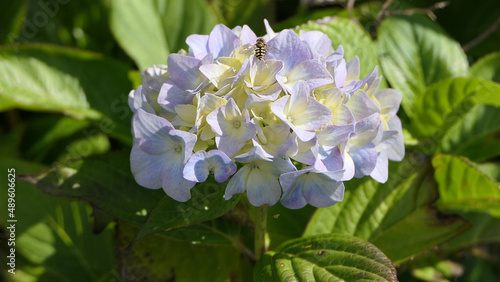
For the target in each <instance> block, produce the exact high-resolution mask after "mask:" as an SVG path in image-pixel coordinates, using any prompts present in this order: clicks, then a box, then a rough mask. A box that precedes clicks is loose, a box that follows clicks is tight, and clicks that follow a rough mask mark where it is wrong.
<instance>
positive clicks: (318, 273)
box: [254, 234, 398, 281]
mask: <svg viewBox="0 0 500 282" xmlns="http://www.w3.org/2000/svg"><path fill="white" fill-rule="evenodd" d="M254 280H255V281H355V280H356V281H360V280H362V281H398V279H397V277H396V269H395V268H394V265H393V264H392V262H391V261H390V260H389V259H388V258H387V257H386V256H385V255H384V253H382V252H381V251H380V250H379V249H377V248H376V247H375V246H373V245H372V244H370V243H369V242H366V241H364V240H362V239H359V238H356V237H352V236H349V235H343V234H327V235H319V236H314V237H305V238H299V239H294V240H290V241H287V242H285V243H283V244H282V245H280V246H279V247H278V248H277V249H276V251H272V252H267V253H265V254H264V255H263V256H262V257H261V258H260V260H259V261H258V262H257V265H256V266H255V270H254Z"/></svg>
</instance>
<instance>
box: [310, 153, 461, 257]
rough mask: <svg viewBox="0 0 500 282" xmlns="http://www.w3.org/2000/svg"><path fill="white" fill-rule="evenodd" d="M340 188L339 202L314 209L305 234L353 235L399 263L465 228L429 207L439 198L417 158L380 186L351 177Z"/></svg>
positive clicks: (395, 168) (400, 166)
mask: <svg viewBox="0 0 500 282" xmlns="http://www.w3.org/2000/svg"><path fill="white" fill-rule="evenodd" d="M345 185H346V191H345V195H344V200H343V201H342V202H340V203H338V204H336V205H334V206H331V207H328V208H321V209H318V210H317V211H316V213H315V214H314V215H313V217H312V218H311V221H310V222H309V224H308V226H307V228H306V230H305V232H304V236H311V235H317V234H328V233H332V232H341V233H345V234H349V235H353V236H357V237H359V238H362V239H365V240H368V241H370V242H372V243H373V244H375V245H376V246H377V247H378V248H380V249H381V250H382V251H383V252H384V253H385V254H386V255H387V256H388V257H389V258H390V259H391V260H392V261H393V262H394V263H395V264H399V263H401V262H403V261H405V260H407V259H409V258H410V257H412V256H414V255H417V254H419V253H421V252H423V251H424V250H427V249H429V248H432V247H433V246H435V245H437V244H440V243H443V242H445V241H446V240H449V239H450V238H453V237H454V236H457V235H458V234H460V233H462V232H463V231H465V230H466V229H467V228H468V225H467V223H466V222H464V221H463V220H461V219H460V218H459V217H456V216H445V215H442V214H440V213H438V212H437V211H436V210H435V209H433V208H432V207H430V204H431V203H433V202H434V201H435V200H436V198H437V196H438V195H437V187H436V185H435V183H434V182H433V179H432V170H431V169H430V166H429V163H428V161H427V160H426V159H422V157H421V156H420V155H418V154H415V153H413V154H410V155H409V156H407V158H406V159H405V160H404V161H403V162H401V163H398V164H394V163H391V164H390V172H389V180H388V182H387V183H385V184H380V183H378V182H376V181H374V180H371V179H353V180H350V181H349V182H347V183H345ZM401 238H404V240H401Z"/></svg>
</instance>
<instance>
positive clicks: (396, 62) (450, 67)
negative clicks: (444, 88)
mask: <svg viewBox="0 0 500 282" xmlns="http://www.w3.org/2000/svg"><path fill="white" fill-rule="evenodd" d="M377 39H378V46H379V47H380V53H379V58H380V61H381V63H382V69H383V71H384V75H385V76H386V77H387V80H388V81H389V83H390V84H391V86H392V87H394V88H395V89H397V90H399V91H401V93H402V94H403V100H402V102H401V103H402V105H403V108H404V109H405V111H406V112H407V113H408V115H409V116H411V117H413V116H416V115H415V114H414V113H413V111H412V109H413V103H414V102H415V100H416V99H417V98H418V97H419V96H421V95H423V93H424V92H425V91H426V89H427V87H429V86H430V85H432V84H434V83H436V82H438V81H440V80H442V79H445V78H450V77H459V76H466V75H467V72H468V62H467V58H466V57H465V53H464V52H463V50H462V48H461V47H460V44H458V42H456V41H455V40H453V39H451V38H450V37H448V36H447V35H446V33H445V32H444V31H443V30H442V29H441V27H439V26H438V25H437V24H436V23H434V22H433V21H431V20H430V19H428V18H426V17H425V16H423V15H415V16H411V17H389V18H386V19H385V20H384V21H382V24H381V25H380V27H379V30H378V36H377Z"/></svg>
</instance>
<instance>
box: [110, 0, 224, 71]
mask: <svg viewBox="0 0 500 282" xmlns="http://www.w3.org/2000/svg"><path fill="white" fill-rule="evenodd" d="M194 7H196V8H194ZM215 24H216V21H215V18H214V16H213V14H212V13H210V10H209V6H208V4H207V3H206V1H203V0H170V1H167V0H126V1H123V0H113V1H112V9H111V30H112V32H113V34H114V36H115V38H116V40H117V41H118V43H119V44H120V45H121V47H122V48H123V49H124V50H125V51H126V52H127V53H128V54H129V55H130V57H132V59H134V61H135V62H136V64H137V65H138V66H139V68H140V69H145V68H147V67H150V66H152V65H154V64H166V62H167V57H168V55H169V54H170V52H177V51H178V50H179V49H180V48H186V46H187V45H186V44H185V43H184V41H185V39H186V37H187V36H188V35H190V34H193V33H202V34H205V33H208V32H210V30H212V28H213V27H214V25H215Z"/></svg>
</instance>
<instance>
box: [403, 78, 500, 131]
mask: <svg viewBox="0 0 500 282" xmlns="http://www.w3.org/2000/svg"><path fill="white" fill-rule="evenodd" d="M476 104H486V105H493V106H497V107H498V106H500V84H498V83H495V82H491V81H487V80H483V79H479V78H472V77H471V78H450V79H445V80H442V81H440V82H438V83H436V84H434V85H432V86H431V87H429V88H428V89H427V90H426V91H425V93H422V95H421V96H419V97H418V98H417V99H415V101H414V104H413V107H412V113H413V117H414V119H415V120H414V122H413V123H412V129H413V130H412V132H413V133H414V134H417V135H419V136H420V137H430V136H433V133H435V132H436V134H435V136H438V137H440V136H442V135H443V134H444V133H445V132H446V131H447V130H448V129H449V128H450V127H451V126H452V125H454V124H456V123H458V122H460V121H461V120H462V119H463V118H464V116H465V115H466V114H467V113H468V112H469V111H471V110H472V109H473V107H474V105H476ZM435 136H434V137H435Z"/></svg>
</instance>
